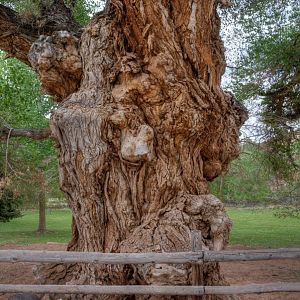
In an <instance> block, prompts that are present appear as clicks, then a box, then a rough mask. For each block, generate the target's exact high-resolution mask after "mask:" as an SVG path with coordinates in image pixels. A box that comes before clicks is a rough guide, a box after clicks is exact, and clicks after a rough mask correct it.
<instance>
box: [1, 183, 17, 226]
mask: <svg viewBox="0 0 300 300" xmlns="http://www.w3.org/2000/svg"><path fill="white" fill-rule="evenodd" d="M20 204H21V203H20V197H16V196H15V195H14V193H13V191H11V190H10V189H7V188H4V189H1V191H0V222H8V221H10V220H12V219H14V218H17V217H20V216H21V212H20V210H19V207H20Z"/></svg>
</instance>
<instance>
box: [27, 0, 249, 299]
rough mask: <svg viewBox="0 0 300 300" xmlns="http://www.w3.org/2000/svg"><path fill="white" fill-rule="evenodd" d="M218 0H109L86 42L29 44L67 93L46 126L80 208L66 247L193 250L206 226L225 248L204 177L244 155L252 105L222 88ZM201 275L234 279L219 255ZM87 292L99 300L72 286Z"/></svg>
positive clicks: (87, 269)
mask: <svg viewBox="0 0 300 300" xmlns="http://www.w3.org/2000/svg"><path fill="white" fill-rule="evenodd" d="M217 2H218V1H215V0H206V1H202V0H189V1H188V0H173V1H168V0H122V1H121V0H111V3H110V7H109V8H108V9H107V13H99V14H98V15H96V16H95V17H94V18H93V20H92V21H91V23H90V24H89V25H88V26H87V27H86V28H85V30H84V32H83V34H82V36H81V38H80V40H77V39H76V38H75V37H74V35H72V34H71V33H68V32H66V31H64V32H55V33H54V34H53V35H52V36H48V37H46V36H42V37H40V38H39V39H38V40H37V41H36V42H35V43H34V44H33V45H32V46H31V50H30V53H29V60H30V62H31V64H32V65H33V67H34V68H35V69H36V70H37V71H38V73H39V75H40V78H41V80H42V82H43V85H44V86H46V87H47V90H48V91H50V92H51V93H52V94H54V95H57V96H58V99H59V101H61V103H60V105H59V107H58V109H57V110H55V111H54V113H53V114H52V117H51V124H50V125H51V131H52V136H53V138H54V139H55V140H56V141H57V147H58V149H59V153H60V156H59V162H60V183H61V188H62V190H63V191H64V192H65V193H66V195H67V197H68V201H69V205H70V208H71V210H72V214H73V222H72V240H71V242H70V243H69V246H68V249H69V250H72V251H100V252H174V251H190V250H191V248H190V245H191V230H200V231H201V233H202V247H203V249H204V250H205V249H211V250H221V249H223V248H224V247H225V246H226V244H227V242H228V237H229V231H230V227H231V222H230V220H229V218H228V217H227V215H226V213H225V211H224V206H223V204H222V203H221V202H220V201H219V200H218V199H217V198H215V197H214V196H213V195H210V194H209V190H208V182H209V181H211V180H213V179H214V178H215V177H217V176H219V175H220V174H221V173H222V172H224V171H225V170H226V169H227V168H228V164H229V163H230V161H231V160H232V159H234V158H236V157H237V156H238V154H239V143H238V137H239V128H240V127H241V125H242V124H243V122H244V121H245V118H246V113H245V111H244V109H243V107H241V106H239V105H238V104H236V103H235V101H234V99H233V97H232V95H230V94H227V93H225V92H223V91H222V89H221V88H220V83H221V76H222V74H223V73H224V69H225V60H224V48H223V43H222V41H221V39H220V37H219V30H220V20H219V17H218V15H217ZM46 271H47V272H48V273H46V274H47V276H46V278H45V273H44V275H43V276H44V277H43V276H42V275H41V276H42V277H43V278H42V277H41V280H42V281H43V282H50V283H66V282H68V283H69V284H74V283H75V284H76V283H77V284H161V285H167V284H172V285H174V284H179V285H180V284H183V285H185V284H190V283H191V267H190V266H186V265H162V264H160V265H159V264H147V265H137V266H130V265H128V266H94V265H89V264H85V265H84V264H82V265H69V266H63V265H56V266H53V265H51V266H49V268H48V269H47V270H46ZM46 271H45V269H44V272H46ZM203 277H204V284H205V285H220V284H226V282H225V281H224V279H223V277H222V275H221V274H220V270H219V266H218V264H217V263H207V264H205V265H204V269H203ZM79 297H81V298H84V297H85V298H86V299H96V296H89V295H87V296H83V295H81V296H78V295H72V296H71V298H74V299H76V298H79ZM97 297H98V298H99V299H139V300H140V299H152V300H154V299H186V298H187V297H185V298H184V297H181V298H180V297H177V298H176V297H156V296H135V297H133V296H131V297H129V296H128V297H124V296H116V297H111V296H109V297H108V296H97ZM205 297H206V298H205ZM98 298H97V299H98ZM204 299H218V297H217V296H204Z"/></svg>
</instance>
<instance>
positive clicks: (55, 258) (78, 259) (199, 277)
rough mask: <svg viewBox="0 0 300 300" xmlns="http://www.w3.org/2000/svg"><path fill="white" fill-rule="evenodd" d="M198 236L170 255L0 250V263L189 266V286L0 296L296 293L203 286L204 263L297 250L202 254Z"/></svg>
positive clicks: (49, 289)
mask: <svg viewBox="0 0 300 300" xmlns="http://www.w3.org/2000/svg"><path fill="white" fill-rule="evenodd" d="M201 241H202V238H201V232H199V231H192V247H191V248H192V251H191V252H173V253H153V252H152V253H100V252H71V251H70V252H66V251H33V250H0V262H12V263H14V262H31V263H33V262H34V263H93V264H111V265H118V264H120V265H124V264H147V263H158V264H184V263H189V264H191V266H192V284H193V285H192V286H154V285H126V286H115V285H111V286H104V285H22V284H19V285H15V284H0V293H16V292H19V293H20V292H21V293H27V292H30V293H37V294H47V293H50V294H98V295H100V294H107V295H161V296H171V295H176V296H193V297H192V298H193V299H202V296H203V295H213V294H214V295H229V294H249V293H250V294H252V293H271V292H300V283H285V282H277V283H268V284H250V285H232V286H203V283H204V281H203V269H202V267H203V266H202V264H203V263H205V262H225V261H256V260H257V261H258V260H270V259H297V258H300V248H289V249H283V248H282V249H267V250H266V249H264V250H235V251H205V250H202V242H201Z"/></svg>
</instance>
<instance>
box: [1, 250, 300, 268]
mask: <svg viewBox="0 0 300 300" xmlns="http://www.w3.org/2000/svg"><path fill="white" fill-rule="evenodd" d="M297 258H300V248H287V249H286V248H282V249H267V250H265V249H263V250H235V251H205V250H201V251H199V250H197V252H173V253H153V252H151V253H99V252H71V251H70V252H66V251H35V250H0V262H36V263H95V264H112V265H125V264H126V265H128V264H147V263H158V264H185V263H191V264H195V263H203V262H226V261H227V262H228V261H258V260H270V259H297Z"/></svg>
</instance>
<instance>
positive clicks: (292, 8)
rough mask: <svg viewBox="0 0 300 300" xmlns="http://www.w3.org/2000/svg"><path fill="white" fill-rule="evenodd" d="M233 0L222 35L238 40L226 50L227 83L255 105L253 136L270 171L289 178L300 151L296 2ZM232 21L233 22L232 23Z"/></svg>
mask: <svg viewBox="0 0 300 300" xmlns="http://www.w3.org/2000/svg"><path fill="white" fill-rule="evenodd" d="M233 4H234V5H233V9H232V10H228V11H227V12H226V13H227V14H228V15H227V16H225V15H224V18H225V20H226V22H227V28H228V27H229V28H230V30H227V32H226V27H225V28H224V34H225V37H226V38H227V39H230V38H231V37H232V34H235V35H236V38H239V39H240V43H236V45H237V46H236V47H235V49H232V50H231V51H229V53H230V54H231V57H228V58H229V60H230V62H229V66H230V67H231V71H230V72H229V76H230V78H231V80H230V83H229V86H228V87H227V88H229V89H231V90H232V91H233V92H234V94H235V95H236V97H237V99H238V100H239V101H243V102H247V103H248V105H249V106H250V105H251V107H256V109H254V111H258V113H257V115H256V122H255V121H253V120H252V124H253V122H255V123H256V124H255V125H257V121H258V122H260V124H261V125H262V126H260V128H259V130H255V128H253V129H254V130H253V131H255V138H254V140H255V142H256V143H258V142H261V143H263V151H264V153H265V154H266V158H268V161H269V163H270V166H271V167H272V169H273V172H274V173H276V175H277V176H281V177H282V178H287V177H288V176H293V174H294V173H295V172H296V169H297V165H298V161H299V155H300V148H299V147H298V145H299V143H297V142H296V140H298V139H299V134H297V132H298V131H299V128H300V121H299V120H300V96H299V95H300V76H299V70H300V35H299V24H300V9H299V3H298V1H294V0H284V1H277V2H275V3H274V1H269V0H266V1H256V0H252V1H243V0H239V1H234V2H233ZM233 22H234V24H235V27H232V26H231V27H230V25H231V24H232V23H233ZM241 33H242V34H241ZM241 36H242V38H240V37H241ZM226 38H225V41H226ZM232 38H233V39H234V37H232ZM230 40H231V39H230ZM232 47H234V46H232ZM253 127H254V126H253Z"/></svg>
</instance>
